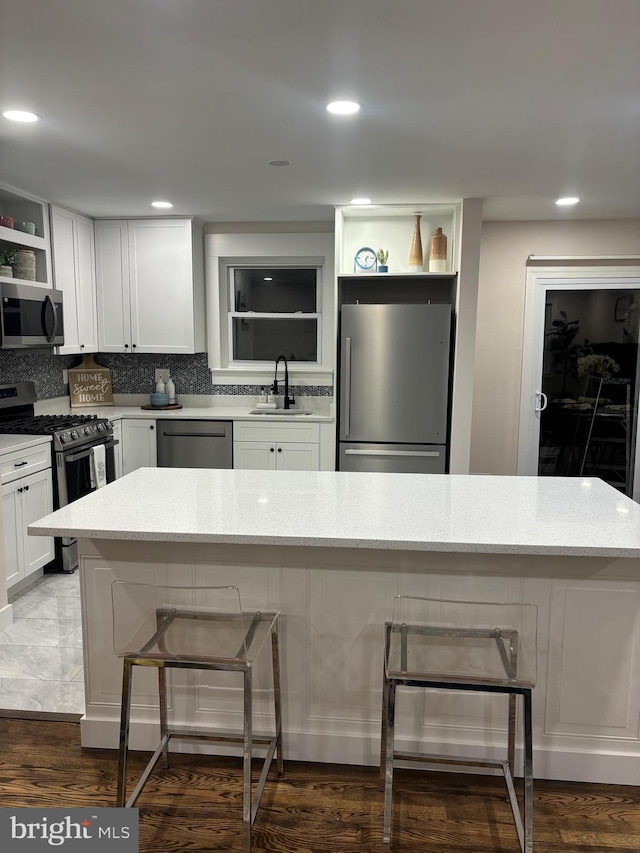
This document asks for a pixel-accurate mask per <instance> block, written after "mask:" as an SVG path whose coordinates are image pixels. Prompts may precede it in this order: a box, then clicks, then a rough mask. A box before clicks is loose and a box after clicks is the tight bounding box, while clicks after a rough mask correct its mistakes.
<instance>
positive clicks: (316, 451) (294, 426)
mask: <svg viewBox="0 0 640 853" xmlns="http://www.w3.org/2000/svg"><path fill="white" fill-rule="evenodd" d="M233 437H234V440H233V467H234V468H244V469H253V470H260V471H269V470H271V471H318V470H319V468H320V434H319V429H318V424H317V423H305V424H301V423H297V422H296V423H291V422H288V423H272V422H271V423H261V424H256V423H252V422H247V421H238V422H236V423H235V424H234V430H233Z"/></svg>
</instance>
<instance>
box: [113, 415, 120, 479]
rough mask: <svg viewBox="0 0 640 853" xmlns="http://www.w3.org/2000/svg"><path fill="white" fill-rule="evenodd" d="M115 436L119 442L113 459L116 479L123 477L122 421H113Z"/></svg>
mask: <svg viewBox="0 0 640 853" xmlns="http://www.w3.org/2000/svg"><path fill="white" fill-rule="evenodd" d="M112 426H113V438H114V441H117V442H118V443H117V444H116V446H115V447H114V448H113V460H114V466H115V474H116V480H118V479H119V478H120V477H122V424H121V422H120V421H113V423H112Z"/></svg>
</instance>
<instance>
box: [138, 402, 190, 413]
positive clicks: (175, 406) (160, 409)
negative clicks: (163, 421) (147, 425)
mask: <svg viewBox="0 0 640 853" xmlns="http://www.w3.org/2000/svg"><path fill="white" fill-rule="evenodd" d="M140 408H141V409H145V410H149V411H151V410H153V411H154V412H168V411H173V410H174V409H181V408H182V404H181V403H171V404H170V405H169V406H152V405H151V403H147V404H146V405H145V406H140Z"/></svg>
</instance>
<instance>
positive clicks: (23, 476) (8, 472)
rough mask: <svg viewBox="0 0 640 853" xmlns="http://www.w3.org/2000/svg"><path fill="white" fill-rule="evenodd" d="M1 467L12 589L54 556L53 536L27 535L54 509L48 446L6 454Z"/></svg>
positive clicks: (6, 543) (7, 557)
mask: <svg viewBox="0 0 640 853" xmlns="http://www.w3.org/2000/svg"><path fill="white" fill-rule="evenodd" d="M0 467H1V474H2V509H3V516H4V542H5V567H6V572H7V588H10V587H12V586H15V584H17V583H19V582H20V581H22V580H24V579H25V578H28V577H29V576H30V575H32V574H33V573H34V572H37V571H38V569H41V568H42V567H43V566H44V565H46V564H47V563H48V562H50V561H51V560H53V558H54V544H53V538H52V537H50V536H45V537H40V536H27V525H29V524H31V522H32V521H37V520H38V519H39V518H42V517H43V516H45V515H48V514H49V513H50V512H52V511H53V484H52V480H51V459H50V452H49V445H48V444H43V445H40V446H38V447H34V448H29V449H28V450H26V451H23V452H21V451H15V452H13V453H8V454H5V455H3V456H2V459H1V461H0ZM38 468H39V469H40V470H35V471H34V469H38ZM27 472H33V473H27Z"/></svg>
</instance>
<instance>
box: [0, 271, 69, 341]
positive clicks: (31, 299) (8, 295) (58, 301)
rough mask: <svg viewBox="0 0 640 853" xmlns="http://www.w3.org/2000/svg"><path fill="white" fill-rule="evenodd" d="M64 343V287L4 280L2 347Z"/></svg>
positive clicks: (0, 294)
mask: <svg viewBox="0 0 640 853" xmlns="http://www.w3.org/2000/svg"><path fill="white" fill-rule="evenodd" d="M63 343H64V323H63V315H62V291H61V290H49V289H48V288H46V287H37V286H36V285H33V284H17V283H15V282H2V283H0V349H28V348H31V347H57V346H60V345H61V344H63Z"/></svg>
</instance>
